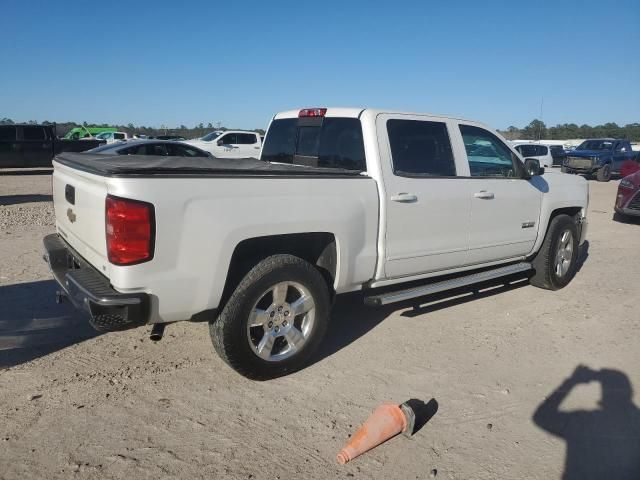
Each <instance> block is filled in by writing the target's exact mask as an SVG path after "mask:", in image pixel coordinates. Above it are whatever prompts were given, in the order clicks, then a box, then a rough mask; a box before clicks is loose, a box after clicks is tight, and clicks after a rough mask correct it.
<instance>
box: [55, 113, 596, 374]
mask: <svg viewBox="0 0 640 480" xmlns="http://www.w3.org/2000/svg"><path fill="white" fill-rule="evenodd" d="M98 157H99V158H98ZM543 174H544V175H543ZM53 197H54V207H55V214H56V230H57V233H55V234H51V235H49V236H47V237H45V239H44V247H45V252H46V253H45V258H46V259H47V261H48V262H49V265H50V268H51V270H52V272H53V275H54V277H55V279H56V280H57V282H58V283H59V285H60V287H61V289H60V291H59V295H60V297H62V298H64V297H67V298H68V299H69V300H70V301H71V302H73V303H74V304H75V305H76V306H77V307H78V308H81V309H83V310H85V311H86V312H88V314H89V322H90V323H91V325H92V326H93V327H94V328H96V329H98V330H101V331H113V330H121V329H125V328H131V327H137V326H142V325H148V324H150V325H152V335H154V336H155V338H156V339H157V338H160V337H161V335H162V330H163V328H164V325H166V324H167V323H170V322H176V321H179V320H192V321H208V322H209V325H210V335H211V339H212V342H213V346H214V348H215V350H216V351H217V353H218V354H219V355H220V357H221V358H222V359H223V360H224V361H225V362H226V363H227V364H228V365H230V366H231V367H232V368H234V369H235V370H237V371H238V372H239V373H241V374H242V375H244V376H246V377H249V378H253V379H268V378H273V377H276V376H279V375H283V374H286V373H288V372H292V371H294V370H296V369H299V368H301V367H302V366H303V365H305V363H306V362H307V361H309V359H310V357H311V356H312V355H313V353H314V351H315V350H316V348H317V347H318V345H319V344H320V342H321V341H322V338H323V336H324V334H325V332H326V330H327V326H328V322H329V316H330V312H331V306H332V303H333V300H334V298H335V296H336V295H340V294H343V293H346V292H354V291H362V295H363V298H364V302H365V303H366V304H368V305H372V306H376V305H386V304H391V303H394V302H403V301H415V302H417V301H418V300H413V299H418V298H420V297H424V296H425V295H429V294H432V293H436V292H441V291H445V290H450V289H454V288H458V287H462V286H467V285H471V284H474V283H478V282H483V281H487V280H491V279H496V278H502V277H508V276H512V275H516V274H517V275H524V274H525V273H524V272H527V273H528V274H529V276H530V282H531V284H533V285H535V286H537V287H541V288H545V289H550V290H556V289H560V288H562V287H564V286H565V285H567V284H568V283H569V282H570V280H571V279H572V278H573V276H574V275H575V273H576V269H577V265H578V250H579V245H581V244H582V242H583V241H584V239H585V235H586V230H587V228H586V227H587V204H588V184H587V182H586V180H585V179H584V178H582V177H578V176H571V175H563V174H562V173H560V172H545V171H544V170H543V169H542V168H540V166H539V163H538V162H537V161H536V160H530V159H525V160H524V161H523V159H522V158H521V157H520V156H519V154H518V153H517V152H516V151H515V150H514V149H513V148H511V147H510V146H509V145H508V144H507V142H506V141H505V140H504V139H503V138H502V137H501V136H500V135H499V134H498V133H496V132H495V131H494V130H491V129H489V128H487V127H485V126H484V125H482V124H480V123H477V122H473V121H468V120H462V119H458V118H452V117H443V116H433V115H427V114H415V113H401V112H395V111H387V110H372V109H354V108H328V109H327V108H311V109H302V110H295V111H287V112H284V113H279V114H277V115H275V117H273V119H272V121H271V123H270V127H269V130H268V132H267V134H266V138H265V144H264V147H263V149H262V156H261V159H259V160H258V159H215V158H214V159H212V158H184V157H183V158H178V157H136V156H135V155H131V156H126V157H123V156H113V157H105V156H104V155H100V156H95V155H92V154H90V153H83V154H63V155H60V156H58V157H57V158H56V159H55V161H54V173H53ZM416 304H417V303H416ZM354 321H356V320H355V319H354ZM332 328H338V329H339V328H340V325H332Z"/></svg>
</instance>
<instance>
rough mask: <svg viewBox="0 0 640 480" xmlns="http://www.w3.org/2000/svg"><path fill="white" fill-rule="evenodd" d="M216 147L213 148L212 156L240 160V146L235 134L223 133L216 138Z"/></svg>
mask: <svg viewBox="0 0 640 480" xmlns="http://www.w3.org/2000/svg"><path fill="white" fill-rule="evenodd" d="M215 142H216V145H215V147H213V155H214V156H215V157H219V158H242V157H243V155H241V153H240V145H238V135H237V134H236V133H225V134H223V135H221V136H220V137H218V138H217V139H216V140H215Z"/></svg>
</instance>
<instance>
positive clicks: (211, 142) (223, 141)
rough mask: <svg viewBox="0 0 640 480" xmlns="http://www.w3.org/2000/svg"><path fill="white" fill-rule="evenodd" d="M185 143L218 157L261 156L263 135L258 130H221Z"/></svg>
mask: <svg viewBox="0 0 640 480" xmlns="http://www.w3.org/2000/svg"><path fill="white" fill-rule="evenodd" d="M184 143H189V144H191V145H193V146H196V147H198V148H200V149H202V150H205V151H207V152H211V154H212V155H213V156H214V157H217V158H260V149H261V148H262V137H260V134H259V133H256V132H248V131H244V130H220V131H215V132H211V133H209V134H207V135H205V136H204V137H202V138H196V139H194V140H185V141H184Z"/></svg>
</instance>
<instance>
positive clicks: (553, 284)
mask: <svg viewBox="0 0 640 480" xmlns="http://www.w3.org/2000/svg"><path fill="white" fill-rule="evenodd" d="M565 232H570V233H571V252H572V256H571V259H570V262H569V264H568V268H567V269H566V271H565V272H564V274H562V275H559V274H558V272H557V270H556V269H557V265H556V262H557V260H558V257H557V255H558V250H559V247H560V242H561V240H562V239H563V237H564V234H565ZM578 241H579V238H578V227H577V226H576V223H575V221H574V219H573V218H571V217H570V216H569V215H564V214H562V215H557V216H555V217H553V218H552V219H551V222H550V223H549V228H548V229H547V235H546V236H545V237H544V241H543V242H542V246H541V247H540V251H539V252H538V253H537V254H536V256H535V258H534V259H533V262H531V263H532V265H533V268H534V270H535V273H534V275H533V276H532V277H531V279H530V283H531V285H533V286H536V287H538V288H544V289H546V290H559V289H561V288H563V287H565V286H566V285H567V284H568V283H569V282H570V281H571V279H572V278H573V277H574V276H575V274H576V270H577V266H578V256H579V251H578Z"/></svg>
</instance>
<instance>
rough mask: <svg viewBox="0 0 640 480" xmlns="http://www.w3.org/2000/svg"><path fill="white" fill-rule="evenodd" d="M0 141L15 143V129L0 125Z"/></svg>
mask: <svg viewBox="0 0 640 480" xmlns="http://www.w3.org/2000/svg"><path fill="white" fill-rule="evenodd" d="M0 141H4V142H15V141H16V127H14V126H12V125H0Z"/></svg>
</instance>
